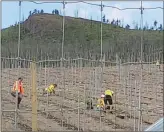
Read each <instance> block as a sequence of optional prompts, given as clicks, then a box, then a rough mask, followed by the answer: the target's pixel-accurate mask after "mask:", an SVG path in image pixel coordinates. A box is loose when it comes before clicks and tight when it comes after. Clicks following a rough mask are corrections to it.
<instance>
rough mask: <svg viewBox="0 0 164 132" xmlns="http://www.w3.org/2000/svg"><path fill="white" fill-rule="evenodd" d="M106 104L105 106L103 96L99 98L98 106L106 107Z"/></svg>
mask: <svg viewBox="0 0 164 132" xmlns="http://www.w3.org/2000/svg"><path fill="white" fill-rule="evenodd" d="M104 106H105V103H104V99H102V98H100V99H98V104H97V107H104Z"/></svg>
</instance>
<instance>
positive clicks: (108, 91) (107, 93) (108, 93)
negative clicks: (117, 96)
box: [105, 90, 114, 97]
mask: <svg viewBox="0 0 164 132" xmlns="http://www.w3.org/2000/svg"><path fill="white" fill-rule="evenodd" d="M113 93H114V92H113V91H112V90H106V91H105V95H110V96H111V97H112V95H113Z"/></svg>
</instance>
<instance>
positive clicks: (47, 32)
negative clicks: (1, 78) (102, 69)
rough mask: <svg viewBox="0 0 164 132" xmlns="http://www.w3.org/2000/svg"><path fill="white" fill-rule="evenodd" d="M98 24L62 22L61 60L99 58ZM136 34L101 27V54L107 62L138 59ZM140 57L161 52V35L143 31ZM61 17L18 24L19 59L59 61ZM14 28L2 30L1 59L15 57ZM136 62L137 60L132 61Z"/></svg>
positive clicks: (40, 16)
mask: <svg viewBox="0 0 164 132" xmlns="http://www.w3.org/2000/svg"><path fill="white" fill-rule="evenodd" d="M100 34H101V32H100V22H97V21H93V20H88V19H82V18H73V17H66V18H65V42H64V52H65V58H67V57H72V58H76V57H77V56H80V57H83V58H93V59H97V58H99V56H100V42H101V41H100ZM140 36H141V32H140V30H132V29H125V28H121V27H118V26H114V25H111V24H106V23H104V24H103V53H104V54H106V59H107V60H113V59H114V58H115V55H116V53H117V54H118V55H119V56H121V57H122V59H124V60H126V59H128V56H134V57H137V56H139V54H140V53H139V52H140ZM143 38H144V42H143V43H144V47H143V50H144V53H145V58H146V55H147V54H150V53H152V51H153V50H156V49H162V47H163V32H162V31H151V30H146V31H144V36H143ZM61 44H62V16H60V15H54V14H46V13H44V14H35V15H32V16H29V18H28V19H26V20H25V21H24V22H22V23H21V46H20V49H21V53H20V54H21V57H22V58H28V57H32V56H35V57H37V59H44V58H45V57H47V56H49V58H51V59H57V58H60V57H61V51H62V50H61ZM17 45H18V25H14V26H11V27H9V28H6V29H4V30H2V56H7V57H9V56H12V57H13V56H17ZM135 59H137V58H135Z"/></svg>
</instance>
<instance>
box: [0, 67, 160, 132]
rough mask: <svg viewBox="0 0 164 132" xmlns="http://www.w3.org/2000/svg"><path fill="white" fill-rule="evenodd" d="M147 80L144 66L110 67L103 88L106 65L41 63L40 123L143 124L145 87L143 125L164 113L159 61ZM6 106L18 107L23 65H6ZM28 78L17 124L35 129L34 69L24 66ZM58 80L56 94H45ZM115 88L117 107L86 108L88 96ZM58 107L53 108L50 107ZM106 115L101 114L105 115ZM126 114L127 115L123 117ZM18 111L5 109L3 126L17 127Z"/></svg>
mask: <svg viewBox="0 0 164 132" xmlns="http://www.w3.org/2000/svg"><path fill="white" fill-rule="evenodd" d="M143 69H144V70H143V84H142V83H141V82H140V75H141V74H140V66H137V65H131V66H122V67H120V70H119V69H118V67H115V66H113V67H112V66H110V67H105V68H104V71H103V80H102V88H101V85H100V84H101V79H100V77H101V70H100V68H98V67H91V68H88V67H85V68H81V69H80V68H65V69H64V71H63V69H60V68H47V69H46V70H45V69H44V68H38V70H37V88H38V94H37V96H38V128H39V130H47V131H54V130H56V131H60V130H64V131H69V130H70V131H72V130H81V131H85V130H86V131H99V130H103V131H133V130H134V129H135V130H137V129H138V128H137V127H138V117H139V111H138V108H139V89H141V108H142V129H144V128H146V127H147V126H149V125H150V124H152V123H154V122H155V121H156V120H158V119H159V118H160V117H162V116H163V72H161V71H159V70H158V68H157V67H156V66H155V65H149V66H148V65H144V67H143ZM2 72H3V75H2V79H3V80H2V81H3V85H2V86H3V91H2V95H3V97H2V102H3V106H2V109H4V110H14V109H15V100H14V98H13V97H12V96H11V95H10V89H11V87H12V85H13V82H14V81H15V80H16V79H17V77H18V70H17V69H7V68H6V69H3V71H2ZM20 76H22V77H23V78H24V85H25V93H26V96H27V97H24V99H23V100H22V102H21V107H20V110H19V113H18V118H17V130H18V131H19V130H23V131H25V130H26V131H28V130H29V131H30V130H31V115H32V114H31V111H30V110H31V93H30V89H31V72H30V69H23V68H22V69H20ZM54 82H56V83H57V84H58V88H57V90H56V95H55V96H49V97H47V96H42V94H41V89H42V88H44V87H47V86H48V85H49V84H51V83H54ZM106 88H109V89H112V90H113V91H114V93H115V94H114V97H113V101H114V112H113V114H111V113H106V114H104V113H100V112H99V111H96V110H86V109H85V103H84V102H85V101H86V100H87V99H89V98H91V99H93V102H94V105H96V102H97V98H99V97H100V95H101V93H102V92H101V91H104V90H105V89H106ZM46 110H53V112H46ZM100 115H101V116H100ZM122 117H123V119H122ZM14 120H15V115H14V112H11V111H10V112H3V119H2V122H3V128H2V129H3V130H5V131H10V130H13V129H14V123H15V121H14Z"/></svg>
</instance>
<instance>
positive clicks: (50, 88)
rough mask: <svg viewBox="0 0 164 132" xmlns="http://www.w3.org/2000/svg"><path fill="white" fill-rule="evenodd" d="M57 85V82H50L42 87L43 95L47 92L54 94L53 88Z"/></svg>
mask: <svg viewBox="0 0 164 132" xmlns="http://www.w3.org/2000/svg"><path fill="white" fill-rule="evenodd" d="M56 87H57V84H51V85H50V86H49V87H48V88H44V89H43V95H44V94H47V93H48V95H49V94H50V95H51V94H55V88H56Z"/></svg>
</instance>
